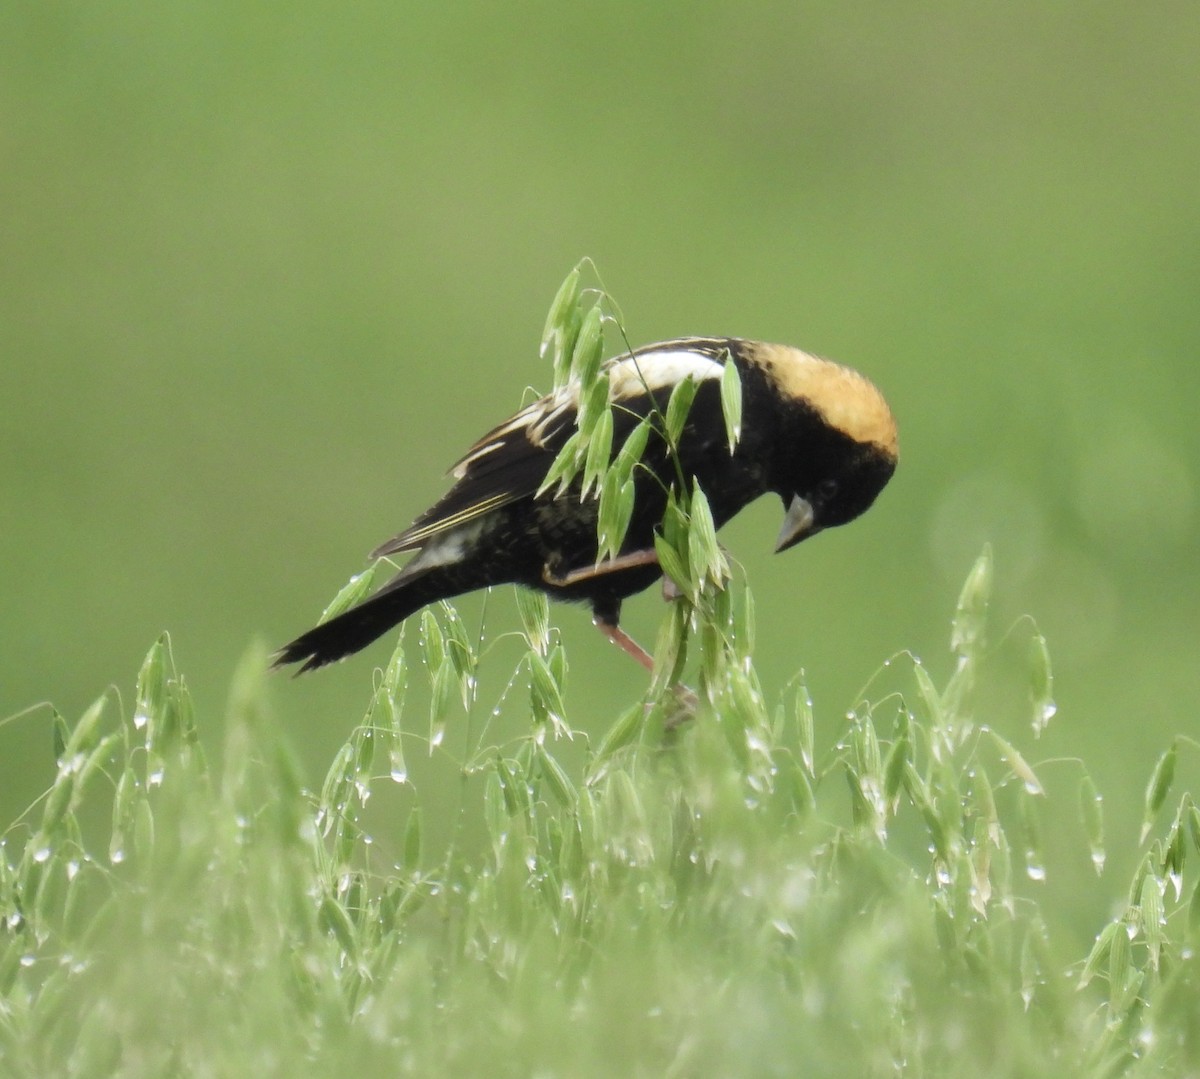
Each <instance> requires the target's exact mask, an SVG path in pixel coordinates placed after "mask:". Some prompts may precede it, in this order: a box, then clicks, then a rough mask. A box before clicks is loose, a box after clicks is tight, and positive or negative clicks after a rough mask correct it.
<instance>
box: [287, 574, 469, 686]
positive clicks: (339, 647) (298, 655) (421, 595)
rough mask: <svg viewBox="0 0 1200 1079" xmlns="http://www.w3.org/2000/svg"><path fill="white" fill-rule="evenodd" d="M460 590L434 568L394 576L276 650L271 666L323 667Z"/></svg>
mask: <svg viewBox="0 0 1200 1079" xmlns="http://www.w3.org/2000/svg"><path fill="white" fill-rule="evenodd" d="M460 591H462V589H460V588H454V587H448V586H447V582H446V581H444V580H442V579H441V575H440V574H438V573H437V572H436V571H433V572H426V573H422V574H419V575H415V576H412V577H407V578H404V577H401V578H397V579H396V580H394V581H392V582H391V583H390V584H387V585H385V586H384V587H383V588H382V589H380V590H379V591H378V592H376V593H375V595H373V596H372V597H371V598H370V599H368V600H365V601H364V602H362V603H360V604H359V605H358V606H357V607H351V608H350V610H348V611H345V612H343V613H342V614H339V615H338V616H337V617H336V618H331V619H329V621H328V622H322V623H321V624H320V625H319V626H315V627H314V628H313V629H310V630H309V631H308V632H307V633H303V634H301V635H300V636H299V637H297V638H296V639H295V640H294V641H292V642H290V643H289V644H285V645H284V646H283V647H282V648H281V649H280V650H279V651H278V652H277V653H276V655H275V662H274V663H273V664H272V666H273V667H286V666H287V665H288V664H289V663H302V664H303V665H302V666H301V668H300V669H299V670H298V671H297V672H296V673H297V674H303V673H304V672H305V671H312V670H316V668H318V667H324V666H325V664H326V663H334V662H336V661H337V660H339V659H343V658H345V657H346V656H349V655H351V654H353V653H354V652H358V651H359V650H361V649H363V648H366V646H367V645H369V644H370V643H371V642H372V641H374V640H376V639H377V638H379V637H382V636H383V635H384V634H385V633H386V632H387V631H388V630H389V629H391V628H392V627H393V626H396V625H399V624H400V623H401V622H403V621H404V620H405V619H406V618H407V617H408V616H409V615H410V614H412V613H413V612H414V611H417V610H420V608H422V607H424V606H425V605H426V604H427V603H433V602H435V601H436V600H439V599H445V598H447V597H448V596H452V595H455V594H457V593H458V592H460Z"/></svg>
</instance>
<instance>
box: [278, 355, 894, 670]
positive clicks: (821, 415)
mask: <svg viewBox="0 0 1200 1079" xmlns="http://www.w3.org/2000/svg"><path fill="white" fill-rule="evenodd" d="M726 359H732V360H733V362H734V363H735V364H736V365H737V368H738V373H739V375H740V378H741V384H742V402H743V405H742V424H741V434H740V438H739V439H738V441H737V444H736V447H735V449H734V450H733V451H732V452H731V451H730V448H729V440H728V437H727V432H726V426H725V420H724V416H723V412H722V406H721V398H720V382H721V380H720V374H721V372H722V370H723V364H724V363H725V361H726ZM605 370H606V374H607V377H608V380H609V394H610V400H611V401H612V402H613V405H614V407H613V422H614V429H613V446H614V450H615V449H616V448H619V447H620V446H621V445H622V444H623V443H624V440H625V439H626V438H627V437H628V435H629V434H630V432H631V431H632V430H633V429H634V427H635V426H636V425H637V424H638V422H639V421H640V420H641V418H642V417H643V416H645V415H646V414H647V413H648V412H649V411H650V410H651V409H652V408H658V409H660V410H665V409H666V406H667V401H668V398H669V397H670V394H671V391H672V389H673V388H674V387H675V386H676V385H677V384H678V383H679V382H680V381H682V380H683V379H684V378H686V377H688V376H690V377H692V378H693V379H695V380H696V382H697V387H698V388H697V391H696V396H695V400H694V402H693V404H692V407H691V409H690V411H689V412H688V417H687V422H686V424H685V426H684V429H683V433H682V435H681V436H680V439H679V446H678V460H677V461H675V460H672V459H671V458H670V456H669V454H668V452H667V447H666V445H665V442H664V440H663V439H662V438H661V437H659V436H657V435H652V436H651V437H650V440H649V442H648V444H647V447H646V451H645V453H644V455H643V457H642V463H643V466H644V467H642V468H639V469H637V470H635V472H634V479H635V491H636V494H635V501H634V512H633V517H632V519H631V521H630V525H629V529H628V532H627V534H626V537H625V541H624V544H623V546H622V548H621V552H620V554H619V555H618V556H617V558H615V559H613V560H611V561H609V562H607V563H601V564H600V565H599V566H597V565H596V555H597V538H596V529H597V509H598V502H597V500H596V499H595V498H593V497H590V496H589V497H585V498H583V499H582V500H581V499H580V497H579V488H578V483H576V484H575V485H574V486H573V487H569V488H568V489H567V490H566V491H564V492H563V493H562V494H561V495H559V496H558V497H555V491H553V490H550V491H547V492H546V493H544V494H542V495H541V496H540V497H539V496H538V495H537V493H536V492H537V491H538V488H539V487H540V486H541V484H542V482H543V480H544V479H545V478H546V475H547V472H548V470H549V468H550V465H551V464H552V462H553V461H554V459H555V457H556V456H557V454H558V452H559V450H560V449H562V447H563V445H564V444H565V442H566V440H567V439H568V438H569V437H570V436H571V434H572V433H573V432H574V430H575V419H576V411H577V407H578V397H579V387H578V386H577V385H574V384H568V385H567V386H565V387H563V388H562V389H560V390H558V391H557V392H555V393H553V394H549V395H547V396H546V397H543V398H541V399H540V400H538V401H535V402H534V403H533V404H531V405H529V406H528V407H527V408H525V409H522V410H521V411H520V412H518V413H517V414H516V415H515V416H513V417H512V418H511V419H509V420H507V421H506V422H504V423H502V424H500V425H499V426H498V427H496V428H495V429H493V430H492V431H490V432H488V434H486V435H485V436H484V437H483V438H481V439H480V440H479V441H478V442H476V443H475V445H474V446H472V447H471V448H470V449H469V450H468V451H467V453H466V454H465V455H464V456H463V458H462V459H461V460H460V461H459V462H458V464H457V465H456V466H455V467H454V469H453V473H452V474H453V476H454V477H455V483H454V485H453V486H452V487H451V488H450V490H449V491H448V492H447V493H446V495H445V496H444V497H443V498H442V499H441V500H439V501H438V502H437V503H436V504H435V505H434V506H432V507H431V508H430V509H429V510H427V511H426V512H425V513H423V514H421V516H420V517H418V518H417V520H416V521H414V522H413V524H412V525H411V526H410V527H409V528H408V529H406V530H405V531H404V532H402V533H400V534H399V535H398V536H396V537H395V538H394V539H392V540H390V541H388V542H387V543H385V544H383V545H382V546H380V547H379V548H378V549H377V550H375V551H374V552H372V557H376V558H378V557H383V556H385V555H394V554H399V553H405V552H415V556H414V557H413V558H412V559H411V560H410V561H409V562H408V564H407V565H406V566H405V567H404V568H403V569H402V570H400V572H399V573H398V574H397V575H396V577H395V578H393V579H392V580H391V581H390V582H389V583H388V584H386V585H384V586H383V587H382V588H381V589H380V590H379V591H378V592H376V593H375V594H374V595H373V596H371V597H370V598H369V599H367V600H366V601H364V602H363V603H360V604H359V605H358V606H356V607H353V608H352V609H350V610H348V611H346V612H345V613H343V614H341V615H338V616H337V617H335V618H332V619H330V620H329V621H328V622H324V623H322V624H321V625H319V626H317V627H315V628H314V629H311V630H309V631H308V632H307V633H305V634H303V635H301V636H300V637H298V638H296V640H294V641H292V642H291V643H290V644H288V645H285V646H284V648H282V649H281V650H280V652H279V656H278V659H277V661H276V663H277V665H285V664H290V663H302V667H301V668H300V669H301V670H302V671H304V670H310V669H312V668H315V667H320V666H322V665H324V664H326V663H330V662H333V661H335V660H338V659H341V658H342V657H344V656H347V655H350V654H351V653H353V652H357V651H358V650H359V649H361V648H363V647H365V646H366V645H367V644H369V643H370V642H371V641H373V640H375V639H376V638H377V637H379V636H381V635H382V634H383V633H385V632H387V630H388V629H390V628H391V627H392V626H394V625H396V624H398V623H399V622H401V621H403V620H404V619H405V618H407V617H408V616H409V615H410V614H412V613H413V612H415V611H417V610H419V609H420V608H422V607H424V606H425V605H427V604H429V603H432V602H435V601H436V600H439V599H447V598H450V597H453V596H457V595H461V594H462V593H465V592H470V591H473V590H475V589H479V588H484V587H487V586H489V585H495V584H505V583H515V584H522V585H526V586H528V587H531V588H538V589H541V590H542V591H544V592H546V593H548V594H549V595H550V596H551V597H552V598H555V599H562V600H568V601H578V602H586V603H588V604H589V605H590V606H591V608H592V611H593V615H594V618H595V620H596V622H597V624H598V625H600V626H601V628H603V629H604V630H605V631H606V632H607V633H608V634H609V635H610V636H611V637H613V638H614V639H615V640H616V641H617V642H618V643H620V644H621V645H622V646H623V647H625V648H626V649H627V650H629V651H630V652H631V653H632V654H634V655H635V656H636V657H637V658H638V659H639V660H640V661H642V662H643V663H646V662H647V657H646V656H645V653H644V652H642V651H641V650H640V649H639V648H637V646H636V645H635V644H633V642H632V641H630V640H629V638H627V637H626V636H625V635H624V634H623V633H622V632H621V631H620V630H619V629H618V628H617V623H618V620H619V616H620V609H621V601H622V600H623V599H625V597H627V596H630V595H633V594H634V593H636V592H640V591H642V590H643V589H645V588H647V587H649V586H650V585H652V584H653V583H654V582H655V581H656V580H658V579H659V578H660V577H661V576H662V570H661V569H660V567H659V566H658V564H657V560H656V559H655V556H654V535H655V532H656V529H657V528H658V527H659V526H660V524H661V522H662V519H663V514H664V511H665V506H666V491H667V489H668V487H669V486H670V485H671V484H672V483H673V482H676V477H677V476H678V475H680V473H682V475H683V476H684V477H685V478H687V479H688V480H689V481H690V479H691V478H692V477H695V479H696V481H697V482H698V483H699V485H700V487H701V488H702V489H703V490H704V492H705V495H706V496H707V498H708V502H709V505H710V508H711V510H712V515H713V519H714V523H715V525H716V526H717V527H718V528H719V527H720V526H721V525H722V524H724V523H725V522H726V521H728V520H729V519H730V518H731V517H733V516H734V515H735V514H736V513H737V512H738V511H739V510H741V509H742V508H743V507H744V506H746V505H747V504H748V503H750V502H752V501H753V500H754V499H756V498H758V497H759V496H760V495H763V494H766V493H768V492H774V493H775V494H778V495H779V496H780V497H781V498H782V499H783V503H784V507H785V510H786V515H785V521H784V528H783V530H782V532H781V533H780V537H779V542H778V544H777V547H776V549H777V550H784V549H786V548H787V547H790V546H792V545H793V544H794V543H797V542H799V541H800V540H802V539H804V538H806V537H808V536H811V535H813V534H814V533H816V532H818V531H820V530H821V529H822V528H827V527H830V526H833V525H839V524H843V523H845V522H847V521H849V520H852V519H853V518H854V517H857V516H858V515H859V514H860V513H862V512H863V511H864V510H865V509H867V507H869V506H870V505H871V503H872V502H873V501H874V500H875V497H876V495H877V494H878V493H879V491H880V490H881V489H882V488H883V486H884V485H885V484H886V483H887V481H888V479H889V478H890V477H891V475H892V472H893V470H894V468H895V465H896V457H897V446H896V428H895V423H894V421H893V419H892V416H891V412H890V411H889V409H888V407H887V404H886V402H885V401H884V399H883V397H882V396H881V395H880V394H879V391H878V390H876V389H875V387H874V386H873V385H871V383H870V382H868V381H867V380H866V379H865V378H863V377H862V376H861V375H859V374H857V373H856V372H854V371H852V370H850V369H849V368H846V367H842V366H840V365H838V364H835V363H832V362H830V361H828V360H822V359H818V358H817V357H814V356H810V355H809V354H807V353H804V352H801V351H800V350H798V349H794V348H790V347H788V346H785V345H769V344H763V343H761V342H755V341H747V340H742V339H739V338H681V339H678V340H674V341H665V342H661V343H659V344H654V345H647V346H645V347H643V348H640V349H637V350H635V351H634V352H633V353H627V354H625V355H623V356H620V357H617V358H616V359H614V360H610V361H609V362H608V364H607V365H606V368H605Z"/></svg>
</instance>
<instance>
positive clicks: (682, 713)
mask: <svg viewBox="0 0 1200 1079" xmlns="http://www.w3.org/2000/svg"><path fill="white" fill-rule="evenodd" d="M592 624H593V625H594V626H595V627H596V628H597V629H598V630H599V631H600V632H601V633H603V634H604V636H606V637H607V638H608V639H609V640H610V641H612V643H613V644H615V645H616V646H617V647H618V648H620V649H621V651H622V652H624V653H625V654H626V655H629V656H632V657H633V658H634V659H635V660H637V662H638V663H640V664H641V665H642V666H643V667H645V668H646V670H647V671H649V672H650V673H651V674H653V673H654V657H653V656H652V655H650V653H649V652H647V651H646V650H645V649H644V648H643V647H642V646H641V645H640V644H638V643H637V641H635V640H634V639H633V638H632V637H631V636H629V634H628V633H626V632H625V631H624V630H623V629H622V628H621V627H620V626H619V625H618V624H617V623H616V622H614V621H613V620H612V619H611V618H606V617H604V616H603V615H599V614H598V615H596V616H595V617H593V619H592ZM671 692H672V694H673V695H674V698H675V700H674V707H673V708H668V710H667V712H666V716H665V718H664V719H663V729H664V730H667V731H673V730H674V729H675V728H676V727H678V726H680V725H681V724H683V723H686V722H687V721H688V720H690V719H691V718H692V717H693V716H695V714H696V709H697V708H699V707H700V698H699V697H697V696H696V691H695V690H693V689H691V688H690V687H689V686H685V685H684V684H683V683H682V682H680V683H679V684H677V685H674V686H672V687H671ZM650 707H651V706H650V705H649V704H647V705H646V711H647V714H648V713H649V711H650Z"/></svg>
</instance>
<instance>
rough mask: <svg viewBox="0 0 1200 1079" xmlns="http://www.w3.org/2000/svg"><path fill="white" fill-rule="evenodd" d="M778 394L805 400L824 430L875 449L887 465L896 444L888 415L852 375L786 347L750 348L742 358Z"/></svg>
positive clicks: (873, 392)
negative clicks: (830, 429) (819, 417)
mask: <svg viewBox="0 0 1200 1079" xmlns="http://www.w3.org/2000/svg"><path fill="white" fill-rule="evenodd" d="M747 359H749V360H750V362H751V363H755V364H757V365H758V366H759V367H761V368H762V369H763V370H764V371H765V372H766V374H767V377H768V378H769V379H771V381H772V382H774V383H775V385H776V386H777V387H778V388H779V391H780V392H781V393H783V394H784V395H786V396H788V397H792V398H800V399H803V400H805V401H807V402H808V403H809V404H810V405H812V407H813V408H815V409H816V410H817V411H818V412H820V414H821V415H822V416H823V417H824V419H825V422H826V423H828V424H829V426H830V427H834V428H836V429H837V430H839V431H841V432H842V433H843V434H846V435H849V437H850V438H852V439H854V441H855V442H862V443H871V444H873V445H875V446H878V447H879V448H880V449H881V450H883V451H884V453H886V454H887V455H888V456H889V457H891V458H892V459H893V460H894V459H895V458H896V457H897V455H898V451H899V445H898V442H897V437H896V421H895V419H893V417H892V410H891V409H890V408H888V404H887V402H886V401H885V400H884V399H883V394H881V393H880V392H879V391H878V390H877V389H876V388H875V386H874V385H873V384H872V383H871V382H870V381H869V380H868V379H866V378H864V377H863V376H862V375H860V374H859V373H858V372H857V371H855V370H852V369H851V368H849V367H843V366H842V365H841V364H840V363H834V362H833V361H832V360H823V359H821V358H820V357H819V356H813V355H810V354H809V353H807V352H801V351H800V349H798V348H792V347H791V346H790V345H768V344H757V343H756V344H755V345H753V346H752V347H751V348H750V350H749V352H748V355H747Z"/></svg>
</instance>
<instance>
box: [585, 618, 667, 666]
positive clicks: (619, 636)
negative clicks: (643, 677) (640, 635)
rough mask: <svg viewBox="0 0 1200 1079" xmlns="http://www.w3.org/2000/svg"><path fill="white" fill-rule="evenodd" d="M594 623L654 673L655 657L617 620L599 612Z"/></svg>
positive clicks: (625, 651) (611, 639) (593, 620)
mask: <svg viewBox="0 0 1200 1079" xmlns="http://www.w3.org/2000/svg"><path fill="white" fill-rule="evenodd" d="M592 625H594V626H595V627H596V628H597V629H598V630H599V631H600V632H601V633H603V634H604V636H606V637H607V638H608V639H609V640H610V641H612V643H613V644H615V645H616V646H617V647H618V648H619V649H621V651H622V652H624V653H625V654H626V655H629V656H632V657H633V658H634V659H635V660H637V661H638V663H640V664H641V665H642V666H643V667H645V668H646V670H648V671H649V672H650V673H651V674H653V673H654V657H653V656H652V655H651V654H650V653H649V652H647V651H646V650H645V649H644V648H643V647H642V646H641V645H640V644H638V643H637V641H635V640H634V639H633V638H632V637H631V636H629V634H628V633H626V632H625V631H624V630H623V629H622V628H621V627H620V626H619V625H617V623H616V622H614V621H613V620H611V619H609V618H605V617H604V616H603V615H599V614H598V615H596V616H595V617H594V618H593V619H592Z"/></svg>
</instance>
